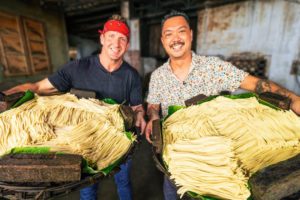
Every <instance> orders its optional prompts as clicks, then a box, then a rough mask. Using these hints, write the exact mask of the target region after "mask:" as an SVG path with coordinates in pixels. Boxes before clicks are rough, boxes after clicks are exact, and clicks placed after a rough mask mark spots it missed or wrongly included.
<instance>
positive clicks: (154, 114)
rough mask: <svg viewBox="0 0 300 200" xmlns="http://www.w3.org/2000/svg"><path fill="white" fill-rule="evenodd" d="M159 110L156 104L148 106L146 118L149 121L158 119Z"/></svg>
mask: <svg viewBox="0 0 300 200" xmlns="http://www.w3.org/2000/svg"><path fill="white" fill-rule="evenodd" d="M159 109H160V106H159V105H157V104H148V108H147V116H148V118H149V120H155V119H159V118H160V117H159Z"/></svg>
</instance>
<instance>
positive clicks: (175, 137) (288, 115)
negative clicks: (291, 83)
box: [163, 96, 300, 199]
mask: <svg viewBox="0 0 300 200" xmlns="http://www.w3.org/2000/svg"><path fill="white" fill-rule="evenodd" d="M163 136H164V149H163V158H164V160H165V162H166V163H167V165H168V167H169V171H170V173H171V177H172V178H173V179H174V180H175V182H176V184H177V185H178V186H179V187H180V189H179V190H178V193H179V194H181V195H183V194H184V193H185V192H186V191H193V192H196V193H198V194H201V195H206V196H212V197H217V198H221V199H247V197H249V195H250V193H249V190H248V189H247V181H248V179H249V177H250V176H251V175H252V174H253V173H255V172H256V171H258V170H260V169H262V168H264V167H267V166H269V165H271V164H275V163H278V162H280V161H283V160H286V159H288V158H291V157H293V156H295V155H297V154H299V152H300V143H299V139H300V118H299V117H298V116H297V115H296V114H294V113H293V112H292V111H282V110H275V109H272V108H270V107H267V106H264V105H262V104H259V103H258V101H257V99H256V98H254V97H252V98H248V99H235V100H233V99H229V98H225V97H221V96H220V97H217V98H216V99H214V100H211V101H209V102H206V103H203V104H200V105H196V106H190V107H188V108H185V109H181V110H179V111H177V112H176V113H174V114H173V115H171V116H170V117H169V118H168V119H167V120H166V121H165V122H164V124H163Z"/></svg>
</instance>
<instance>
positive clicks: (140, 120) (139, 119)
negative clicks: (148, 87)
mask: <svg viewBox="0 0 300 200" xmlns="http://www.w3.org/2000/svg"><path fill="white" fill-rule="evenodd" d="M131 108H132V110H133V112H134V113H135V117H136V120H135V126H136V127H139V128H140V129H141V134H143V133H144V131H145V127H146V121H145V119H144V116H145V110H144V108H143V105H142V104H140V105H137V106H131Z"/></svg>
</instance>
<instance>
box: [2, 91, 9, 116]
mask: <svg viewBox="0 0 300 200" xmlns="http://www.w3.org/2000/svg"><path fill="white" fill-rule="evenodd" d="M5 96H6V95H5V94H4V93H3V92H0V113H2V112H4V111H5V110H6V109H7V107H8V104H7V102H6V101H5Z"/></svg>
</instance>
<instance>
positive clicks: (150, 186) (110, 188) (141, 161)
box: [55, 137, 164, 200]
mask: <svg viewBox="0 0 300 200" xmlns="http://www.w3.org/2000/svg"><path fill="white" fill-rule="evenodd" d="M131 181H132V189H133V200H163V199H164V198H163V193H162V183H163V174H162V173H160V172H159V171H158V170H157V168H156V167H155V164H154V161H153V159H152V150H151V145H150V144H149V143H148V142H147V141H146V140H145V138H144V137H143V138H142V141H141V143H140V144H138V147H137V149H136V150H135V152H134V154H133V159H132V171H131ZM69 199H71V200H77V199H79V191H76V192H73V193H70V194H68V195H66V196H63V197H60V198H55V200H69ZM98 199H100V200H118V195H117V191H116V186H115V183H114V180H113V177H106V178H104V179H103V180H102V181H101V182H100V184H99V188H98Z"/></svg>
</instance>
